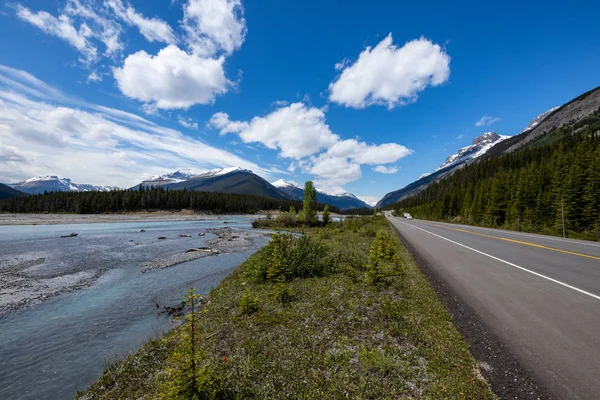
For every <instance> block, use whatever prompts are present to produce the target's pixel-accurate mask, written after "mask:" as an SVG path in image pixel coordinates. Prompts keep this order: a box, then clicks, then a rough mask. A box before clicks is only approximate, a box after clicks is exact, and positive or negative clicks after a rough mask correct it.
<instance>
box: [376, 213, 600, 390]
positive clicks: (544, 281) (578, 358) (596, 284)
mask: <svg viewBox="0 0 600 400" xmlns="http://www.w3.org/2000/svg"><path fill="white" fill-rule="evenodd" d="M386 215H387V217H388V219H389V220H390V222H391V223H392V224H393V225H394V227H395V228H396V229H397V230H398V232H399V233H400V236H401V237H402V238H403V239H404V240H405V242H407V243H408V245H409V246H410V247H411V248H412V250H413V251H414V252H415V253H416V254H417V255H418V256H419V258H420V260H421V262H423V263H426V264H427V268H429V269H430V270H432V271H433V272H434V274H435V275H436V276H437V278H439V279H440V280H442V281H443V282H444V283H445V285H447V286H448V287H449V289H450V290H451V291H452V292H453V293H454V294H455V295H456V297H458V299H459V301H460V302H463V303H465V304H466V305H467V306H468V308H469V309H470V310H472V312H473V313H475V314H476V315H475V316H476V319H477V320H478V321H479V322H480V323H482V324H484V325H485V327H486V329H487V330H489V331H491V332H492V334H493V335H494V336H495V337H496V338H497V340H498V341H499V342H500V343H501V344H502V346H504V347H505V348H506V349H508V352H509V353H511V355H512V356H513V357H514V358H516V359H517V361H518V363H519V364H520V365H521V366H522V367H523V368H524V369H525V370H526V371H528V372H529V373H531V374H532V376H533V378H534V380H535V381H536V382H537V383H538V384H539V385H540V386H541V387H542V388H543V389H545V391H546V392H547V393H548V394H549V395H550V396H551V398H553V399H561V400H562V399H600V244H598V243H595V242H586V241H579V240H570V239H562V238H557V237H549V236H542V235H534V234H526V233H520V232H510V231H504V230H497V229H487V228H479V227H472V226H464V225H455V224H445V223H438V222H429V221H419V220H406V219H403V218H395V217H392V216H391V215H390V214H389V213H386ZM492 367H494V366H493V365H492ZM496 367H497V368H498V367H499V366H496Z"/></svg>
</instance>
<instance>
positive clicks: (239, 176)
mask: <svg viewBox="0 0 600 400" xmlns="http://www.w3.org/2000/svg"><path fill="white" fill-rule="evenodd" d="M139 186H143V187H145V188H148V187H163V188H167V189H171V190H181V189H186V190H196V191H201V192H220V193H235V194H251V195H255V196H263V197H270V198H274V199H282V200H284V199H290V200H302V198H303V197H304V190H303V189H302V188H300V187H298V186H296V185H293V184H291V183H288V182H285V181H283V180H279V181H277V182H274V184H271V183H269V182H268V181H266V180H265V179H263V178H261V177H260V176H258V175H256V174H254V173H253V172H252V171H250V170H247V169H242V168H239V167H230V168H219V169H214V170H211V171H207V172H203V173H197V172H195V171H192V170H189V169H182V170H177V171H174V172H170V173H167V174H164V175H158V176H152V177H150V178H148V179H145V180H143V181H142V182H140V183H139V184H137V185H135V186H134V187H133V188H137V187H139ZM0 189H1V190H0V198H10V197H15V196H18V195H23V194H42V193H44V192H71V191H75V192H77V191H79V192H81V191H93V190H100V191H108V190H114V189H117V188H115V187H111V186H94V185H89V184H77V183H73V182H72V181H71V180H70V179H69V178H60V177H57V176H45V177H37V178H32V179H27V180H25V181H22V182H17V183H12V184H10V185H8V186H7V185H2V187H1V188H0ZM317 201H318V202H319V203H323V204H329V205H331V206H335V207H338V208H340V209H342V210H347V209H351V208H363V207H370V206H369V205H368V204H367V203H365V202H363V201H362V200H359V199H358V198H357V197H356V196H354V195H353V194H351V193H344V194H341V195H331V194H327V193H324V192H320V191H319V192H317Z"/></svg>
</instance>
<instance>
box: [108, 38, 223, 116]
mask: <svg viewBox="0 0 600 400" xmlns="http://www.w3.org/2000/svg"><path fill="white" fill-rule="evenodd" d="M224 61H225V60H224V58H223V57H220V58H217V59H212V58H202V57H198V56H196V55H193V54H192V55H190V54H188V53H186V52H185V51H183V50H181V49H180V48H179V47H177V46H175V45H169V46H167V47H165V48H164V49H162V50H161V51H159V52H158V54H157V55H155V56H153V55H150V54H148V53H146V52H145V51H139V52H137V53H134V54H132V55H130V56H128V57H127V58H126V59H125V62H124V64H123V66H122V67H121V68H114V70H113V74H114V77H115V79H116V80H117V85H118V86H119V89H120V90H121V92H122V93H123V94H124V95H125V96H127V97H130V98H133V99H136V100H140V101H142V102H145V103H148V104H151V105H153V106H155V107H157V108H161V109H174V108H188V107H190V106H193V105H194V104H212V103H213V102H214V100H215V97H216V96H217V95H219V94H224V93H226V92H227V91H228V90H229V87H230V86H231V82H230V81H229V80H228V79H227V78H226V77H225V71H224V70H223V64H224ZM150 82H151V83H152V84H149V83H150Z"/></svg>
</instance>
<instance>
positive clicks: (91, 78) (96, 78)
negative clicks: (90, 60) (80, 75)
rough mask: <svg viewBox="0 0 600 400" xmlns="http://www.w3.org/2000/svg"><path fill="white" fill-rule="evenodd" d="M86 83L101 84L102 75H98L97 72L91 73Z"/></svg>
mask: <svg viewBox="0 0 600 400" xmlns="http://www.w3.org/2000/svg"><path fill="white" fill-rule="evenodd" d="M86 82H87V83H90V82H92V83H97V82H102V75H100V74H98V72H97V71H92V72H91V73H90V74H89V75H88V77H87V80H86Z"/></svg>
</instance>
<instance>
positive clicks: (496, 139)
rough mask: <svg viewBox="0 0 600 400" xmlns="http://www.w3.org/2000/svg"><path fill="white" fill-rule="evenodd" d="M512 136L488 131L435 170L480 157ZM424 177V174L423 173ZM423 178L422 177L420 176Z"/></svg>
mask: <svg viewBox="0 0 600 400" xmlns="http://www.w3.org/2000/svg"><path fill="white" fill-rule="evenodd" d="M509 137H510V136H502V135H498V134H497V133H496V132H486V133H484V134H482V135H479V136H477V137H476V138H475V139H473V142H472V143H471V145H470V146H467V147H463V148H462V149H460V150H459V151H458V153H456V154H453V155H451V156H449V157H448V158H446V161H444V162H443V163H442V165H440V166H439V167H438V169H436V170H435V171H434V172H437V171H439V170H441V169H444V168H446V167H449V166H450V165H455V164H462V163H464V162H466V161H468V160H472V159H475V158H479V157H481V156H482V155H484V154H485V153H486V152H487V151H488V150H489V149H491V148H492V147H493V146H494V145H495V144H496V143H500V142H501V141H503V140H506V139H508V138H509ZM426 176H427V175H426ZM421 177H423V175H421ZM419 179H421V178H419Z"/></svg>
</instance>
